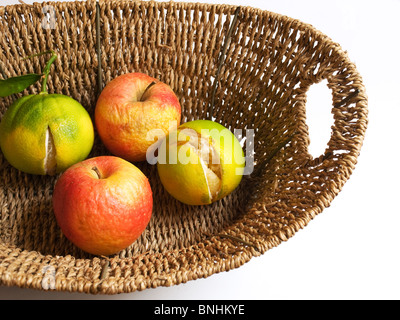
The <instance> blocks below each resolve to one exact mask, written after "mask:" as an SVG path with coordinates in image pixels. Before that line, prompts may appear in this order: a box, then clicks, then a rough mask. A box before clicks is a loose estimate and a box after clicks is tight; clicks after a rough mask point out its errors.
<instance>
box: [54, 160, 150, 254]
mask: <svg viewBox="0 0 400 320" xmlns="http://www.w3.org/2000/svg"><path fill="white" fill-rule="evenodd" d="M152 208H153V195H152V190H151V187H150V184H149V181H148V179H147V177H146V176H145V175H144V174H143V173H142V171H140V170H139V169H138V168H137V167H136V166H134V165H133V164H131V163H130V162H128V161H126V160H123V159H121V158H118V157H115V156H100V157H95V158H90V159H87V160H84V161H82V162H79V163H77V164H75V165H73V166H71V167H70V168H68V169H67V170H66V171H65V172H64V173H63V174H62V175H61V176H60V178H59V179H58V180H57V182H56V185H55V187H54V191H53V209H54V214H55V217H56V220H57V223H58V225H59V226H60V228H61V230H62V232H63V233H64V235H65V236H66V238H68V239H69V240H70V241H71V242H72V243H74V244H75V245H76V246H77V247H79V248H81V249H82V250H84V251H86V252H89V253H92V254H95V255H111V254H115V253H118V252H119V251H120V250H123V249H125V248H127V247H128V246H130V245H131V244H132V243H133V242H134V241H135V240H136V239H137V238H138V237H139V236H140V235H141V234H142V233H143V231H144V230H145V229H146V227H147V225H148V223H149V221H150V218H151V215H152Z"/></svg>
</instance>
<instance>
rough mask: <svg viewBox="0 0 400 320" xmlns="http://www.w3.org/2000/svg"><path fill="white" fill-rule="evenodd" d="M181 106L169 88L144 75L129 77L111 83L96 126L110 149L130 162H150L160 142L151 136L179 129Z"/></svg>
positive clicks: (100, 104)
mask: <svg viewBox="0 0 400 320" xmlns="http://www.w3.org/2000/svg"><path fill="white" fill-rule="evenodd" d="M180 120H181V106H180V103H179V100H178V98H177V96H176V95H175V93H174V91H173V90H172V89H171V87H170V86H169V85H167V84H166V83H163V82H161V81H159V80H157V79H155V78H153V77H150V76H148V75H146V74H143V73H138V72H135V73H128V74H124V75H121V76H118V77H117V78H115V79H113V80H112V81H111V82H109V83H108V84H107V85H106V87H105V88H104V89H103V91H102V92H101V94H100V96H99V99H98V100H97V104H96V108H95V124H96V128H97V131H98V133H99V136H100V138H101V140H102V142H103V143H104V145H105V146H106V148H107V149H108V150H109V151H110V152H111V153H112V154H113V155H115V156H118V157H121V158H123V159H125V160H128V161H130V162H136V161H144V160H146V151H147V149H148V148H149V147H150V146H151V145H152V144H153V143H154V142H156V141H154V139H149V132H154V130H158V131H161V132H162V134H163V135H164V136H165V135H166V134H168V133H169V131H170V130H171V129H170V128H171V124H172V127H175V128H176V126H178V125H179V123H180Z"/></svg>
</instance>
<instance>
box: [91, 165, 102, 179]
mask: <svg viewBox="0 0 400 320" xmlns="http://www.w3.org/2000/svg"><path fill="white" fill-rule="evenodd" d="M92 170H93V171H94V172H95V173H96V175H97V177H98V178H99V179H101V173H100V171H99V169H98V168H97V167H96V166H94V167H93V168H92Z"/></svg>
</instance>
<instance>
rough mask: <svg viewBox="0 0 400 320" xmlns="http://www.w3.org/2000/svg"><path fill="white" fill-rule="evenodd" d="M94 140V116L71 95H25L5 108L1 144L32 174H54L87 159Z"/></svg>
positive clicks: (8, 156)
mask: <svg viewBox="0 0 400 320" xmlns="http://www.w3.org/2000/svg"><path fill="white" fill-rule="evenodd" d="M93 142H94V129H93V124H92V120H91V118H90V116H89V114H88V112H87V111H86V110H85V109H84V107H83V106H82V105H81V104H80V103H79V102H78V101H76V100H74V99H72V98H71V97H68V96H65V95H61V94H48V93H40V94H37V95H29V96H24V97H22V98H20V99H18V100H17V101H15V102H14V103H13V104H12V105H11V106H10V107H9V108H8V110H7V111H6V112H5V114H4V116H3V118H2V119H1V123H0V146H1V150H2V152H3V155H4V157H5V158H6V159H7V161H8V162H9V163H10V164H11V165H12V166H13V167H15V168H17V169H18V170H21V171H23V172H26V173H30V174H38V175H46V174H47V175H54V174H57V173H60V172H63V171H64V170H66V169H67V168H68V167H70V166H71V165H73V164H75V163H77V162H79V161H82V160H84V159H85V158H86V157H87V156H88V155H89V153H90V151H91V149H92V147H93Z"/></svg>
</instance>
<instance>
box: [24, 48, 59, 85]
mask: <svg viewBox="0 0 400 320" xmlns="http://www.w3.org/2000/svg"><path fill="white" fill-rule="evenodd" d="M50 53H51V57H50V59H49V61H47V63H46V66H45V67H44V69H43V80H42V93H47V79H48V78H49V74H50V68H51V65H52V64H53V63H54V61H56V59H57V54H56V53H55V52H54V51H52V50H49V51H45V52H41V53H37V54H34V55H31V56H29V57H26V58H24V60H26V59H30V58H34V57H40V56H43V55H45V54H50Z"/></svg>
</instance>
